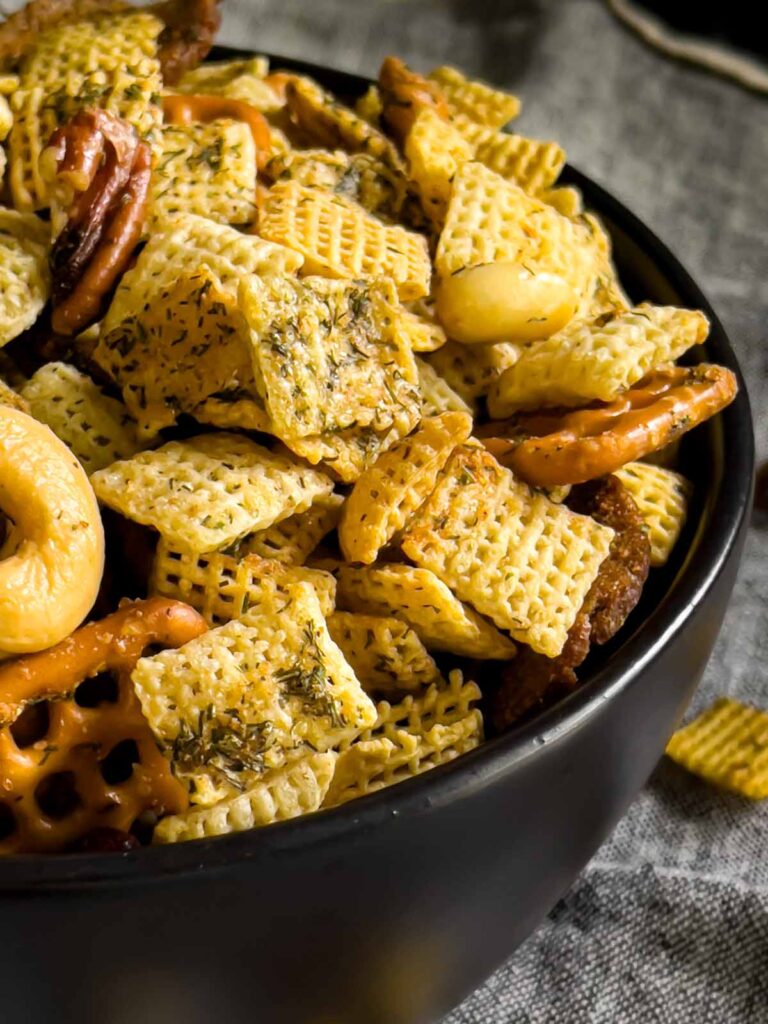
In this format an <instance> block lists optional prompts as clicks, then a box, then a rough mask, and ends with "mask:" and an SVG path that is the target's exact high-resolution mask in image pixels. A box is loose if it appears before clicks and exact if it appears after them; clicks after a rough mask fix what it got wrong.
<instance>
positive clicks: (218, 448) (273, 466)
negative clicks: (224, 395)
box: [91, 433, 333, 553]
mask: <svg viewBox="0 0 768 1024" xmlns="http://www.w3.org/2000/svg"><path fill="white" fill-rule="evenodd" d="M91 482H92V483H93V487H94V490H95V491H96V496H97V497H98V499H99V500H100V501H101V502H103V503H104V504H105V505H109V506H110V508H114V509H116V510H117V511H118V512H120V513H121V514H122V515H124V516H126V518H128V519H133V520H135V521H136V522H138V523H142V524H143V525H144V526H151V527H153V528H154V529H156V530H157V531H158V533H160V535H161V536H162V537H164V538H165V540H167V541H168V542H169V543H171V544H174V545H178V546H179V547H180V548H182V549H183V550H187V551H200V552H203V553H205V552H208V551H215V550H217V549H220V548H224V547H227V546H228V545H229V544H232V543H234V542H235V541H237V540H240V538H241V537H245V536H246V535H247V534H249V533H253V532H254V531H255V530H263V529H266V528H267V527H268V526H271V525H272V524H273V523H275V522H277V521H278V520H280V519H285V518H286V517H287V516H290V515H293V514H294V513H295V512H303V511H305V510H306V509H308V508H309V506H310V505H311V504H312V503H313V501H316V500H317V499H318V498H320V497H323V496H325V495H327V494H330V493H331V490H332V489H333V485H332V483H331V481H330V480H329V479H328V477H327V476H325V475H324V474H323V473H320V472H318V471H317V470H314V469H309V468H308V467H306V466H301V465H299V464H297V463H292V462H291V461H290V460H289V459H287V458H284V457H283V456H280V455H275V454H273V453H272V452H270V451H268V450H267V449H266V448H262V447H261V446H260V445H257V444H254V442H253V441H249V440H247V439H246V438H244V437H240V436H238V435H236V434H226V433H220V434H205V435H202V436H200V437H194V438H190V439H189V440H187V441H170V442H169V443H168V444H165V445H163V446H162V448H158V449H157V450H156V451H150V452H141V453H139V454H138V455H134V456H133V458H131V459H124V460H122V461H120V462H115V463H114V464H113V465H111V466H108V467H107V468H106V469H101V470H99V471H98V472H96V473H94V474H93V476H92V477H91Z"/></svg>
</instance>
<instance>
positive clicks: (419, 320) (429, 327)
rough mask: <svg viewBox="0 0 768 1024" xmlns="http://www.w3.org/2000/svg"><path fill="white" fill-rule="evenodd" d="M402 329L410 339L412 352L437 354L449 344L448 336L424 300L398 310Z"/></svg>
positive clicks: (409, 343)
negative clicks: (436, 352) (438, 350)
mask: <svg viewBox="0 0 768 1024" xmlns="http://www.w3.org/2000/svg"><path fill="white" fill-rule="evenodd" d="M398 315H399V318H400V329H401V331H402V333H403V334H404V335H405V336H406V337H407V339H408V345H409V347H410V349H411V352H435V351H437V349H439V348H442V347H443V345H445V344H447V342H448V335H447V334H446V333H445V331H444V330H443V328H442V327H441V326H440V324H439V323H438V322H437V320H436V319H435V317H434V313H433V311H432V310H429V311H428V310H427V308H426V305H425V304H424V302H423V300H422V301H420V302H414V303H411V308H410V309H409V308H408V307H406V306H400V307H399V308H398Z"/></svg>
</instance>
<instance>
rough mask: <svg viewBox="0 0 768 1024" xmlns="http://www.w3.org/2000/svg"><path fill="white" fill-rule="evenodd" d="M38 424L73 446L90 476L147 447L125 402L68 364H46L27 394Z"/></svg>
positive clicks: (24, 392)
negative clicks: (105, 391) (49, 429)
mask: <svg viewBox="0 0 768 1024" xmlns="http://www.w3.org/2000/svg"><path fill="white" fill-rule="evenodd" d="M22 396H23V398H24V399H25V400H26V401H27V402H28V403H29V411H30V413H31V414H32V416H34V417H35V419H37V420H40V421H41V422H42V423H46V424H47V425H48V426H49V427H50V428H51V430H52V431H53V432H54V434H56V436H57V437H58V438H60V439H61V440H62V441H63V442H64V443H65V444H67V445H69V447H70V448H71V449H72V451H73V452H74V454H75V455H76V456H77V458H78V460H79V461H80V463H81V464H82V466H83V469H85V471H86V473H88V474H91V473H94V472H95V471H96V470H97V469H104V468H105V467H106V466H109V465H111V464H112V463H113V462H116V461H117V460H118V459H127V458H130V457H131V455H135V454H136V452H137V451H139V449H140V448H141V447H142V445H141V443H140V441H139V439H138V436H137V433H136V424H135V422H134V421H133V420H132V419H131V416H130V415H129V413H128V410H127V409H126V407H125V406H124V405H123V403H122V402H119V401H117V400H116V399H114V398H110V397H109V396H108V395H105V394H104V392H103V391H102V390H101V388H100V387H99V386H98V385H97V384H96V383H94V381H92V380H91V378H90V377H88V376H86V375H85V374H84V373H81V372H80V370H77V369H75V367H74V366H69V365H68V364H67V363H46V364H45V366H41V367H40V369H39V370H36V371H35V373H34V374H33V375H32V376H31V377H30V379H29V380H28V381H27V383H26V384H25V385H24V387H23V388H22Z"/></svg>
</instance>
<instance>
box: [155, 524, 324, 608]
mask: <svg viewBox="0 0 768 1024" xmlns="http://www.w3.org/2000/svg"><path fill="white" fill-rule="evenodd" d="M295 583H308V584H309V585H310V586H311V587H312V588H313V589H314V591H315V593H316V594H317V598H318V601H319V602H320V607H321V609H322V612H323V615H325V616H328V615H330V614H331V613H332V612H333V609H334V607H335V604H336V580H335V579H334V578H333V576H332V575H331V574H330V573H328V572H323V571H322V570H321V569H306V568H304V566H300V565H286V564H285V563H284V562H278V561H277V560H276V559H274V558H260V557H259V556H258V555H245V556H243V557H240V556H237V555H235V556H233V555H230V554H227V553H225V552H219V551H214V552H211V553H210V554H202V553H201V552H199V551H183V550H179V549H178V548H174V547H172V546H171V545H170V544H168V542H167V541H165V540H162V539H161V540H160V541H159V542H158V545H157V549H156V551H155V557H154V561H153V563H152V573H151V576H150V580H149V592H150V593H151V594H157V595H159V596H161V597H170V598H172V599H173V600H174V601H184V602H185V604H188V605H191V606H192V607H193V608H195V609H196V610H197V611H199V612H200V614H201V615H202V616H203V618H204V619H205V620H206V622H208V623H209V624H210V625H212V626H221V625H223V624H224V623H225V622H231V621H232V619H239V618H240V617H241V616H242V615H245V613H246V612H247V611H248V610H249V609H250V608H254V607H256V606H257V605H259V604H263V603H264V601H265V600H268V599H269V600H273V599H276V598H275V595H277V596H278V597H279V596H280V595H284V596H285V600H286V603H287V601H288V598H289V595H290V593H291V588H292V586H293V585H294V584H295Z"/></svg>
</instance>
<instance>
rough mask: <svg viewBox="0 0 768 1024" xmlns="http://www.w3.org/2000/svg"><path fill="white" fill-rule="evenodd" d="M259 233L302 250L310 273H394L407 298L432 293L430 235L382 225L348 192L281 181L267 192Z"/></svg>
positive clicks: (363, 275) (350, 275)
mask: <svg viewBox="0 0 768 1024" xmlns="http://www.w3.org/2000/svg"><path fill="white" fill-rule="evenodd" d="M259 234H260V235H261V237H262V238H266V239H268V240H269V241H271V242H274V243H276V244H279V245H283V246H287V247H288V248H289V249H293V250H294V251H295V252H298V253H301V255H302V256H303V257H304V273H307V274H321V275H323V276H325V277H333V278H352V279H354V280H359V279H361V278H375V277H385V278H389V279H390V280H392V281H393V282H394V283H395V285H396V287H397V291H398V294H399V296H400V298H401V299H403V300H406V299H418V298H420V297H421V296H422V295H427V294H428V292H429V285H430V276H431V271H432V267H431V263H430V259H429V252H428V251H427V242H426V239H425V238H424V237H423V236H422V235H418V234H416V233H415V232H413V231H407V230H406V229H405V228H403V227H400V225H387V224H382V223H381V221H379V220H377V219H376V218H375V217H373V216H371V215H370V214H369V213H367V212H366V211H365V210H364V209H363V208H362V206H360V205H359V204H358V203H356V202H354V201H353V200H351V199H347V198H346V197H345V196H343V195H338V194H334V195H332V194H331V193H328V192H325V191H322V190H320V189H316V188H308V187H307V186H305V185H300V184H299V183H298V182H296V181H285V182H283V181H279V182H277V183H276V184H275V185H273V186H272V188H271V189H270V190H269V191H268V192H267V194H266V196H265V199H264V205H263V209H262V210H261V211H260V215H259Z"/></svg>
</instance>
